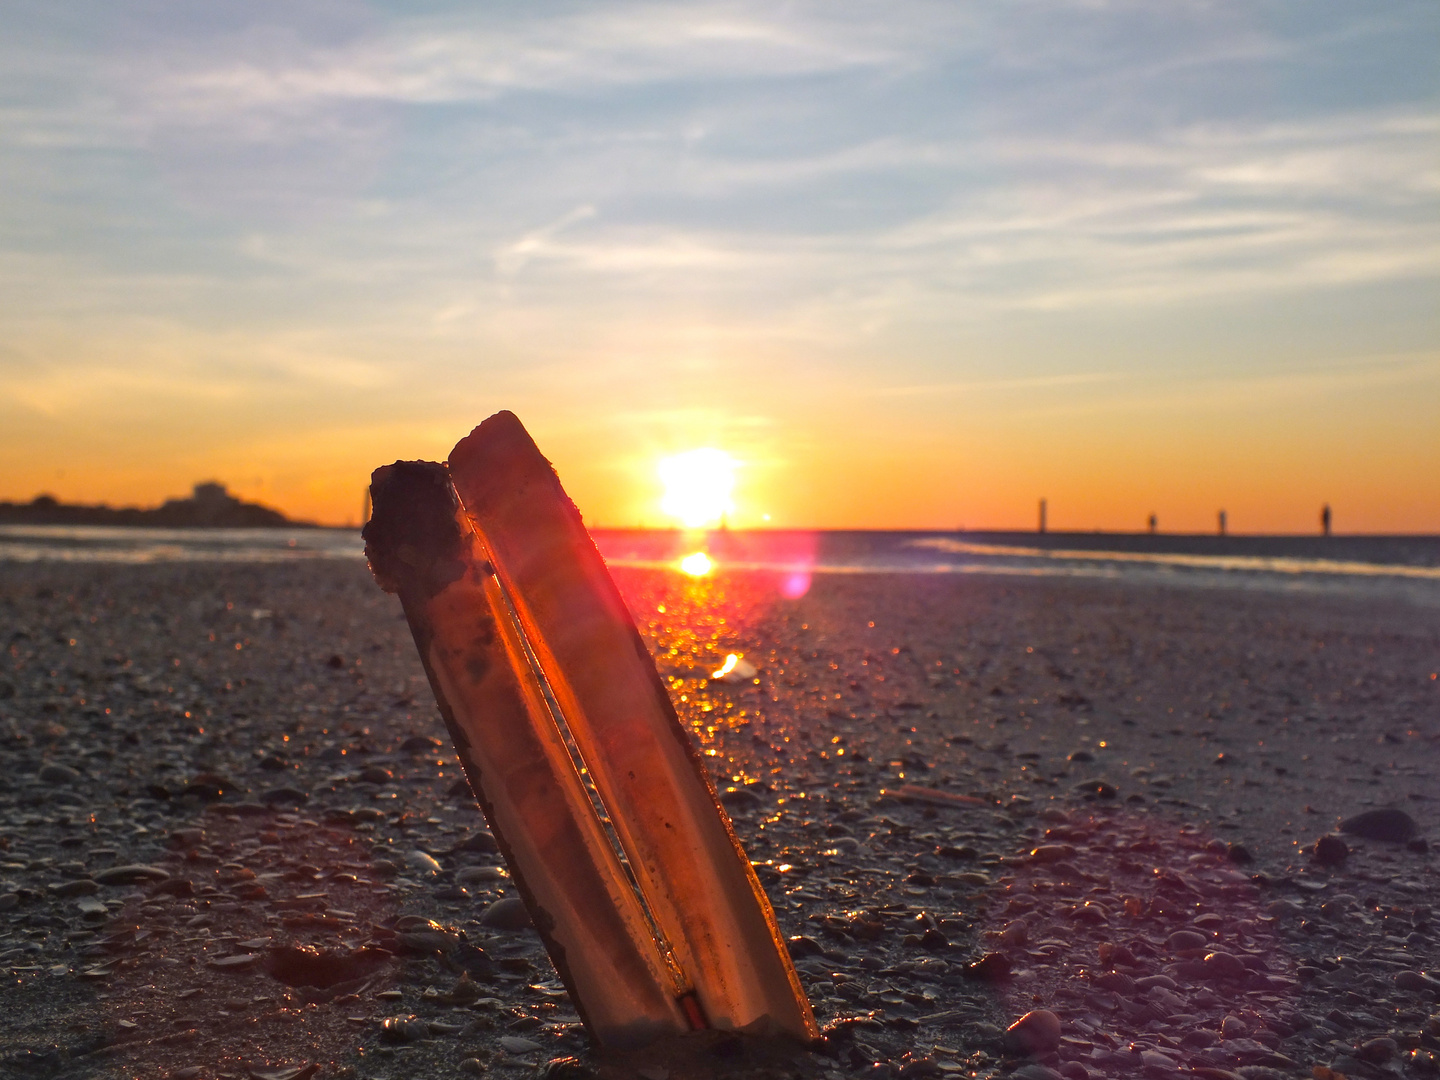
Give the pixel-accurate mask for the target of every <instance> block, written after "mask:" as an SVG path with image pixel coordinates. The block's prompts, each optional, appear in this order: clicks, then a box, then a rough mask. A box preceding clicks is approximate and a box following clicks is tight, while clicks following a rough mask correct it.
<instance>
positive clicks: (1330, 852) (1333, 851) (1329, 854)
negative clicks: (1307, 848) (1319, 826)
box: [1311, 835, 1350, 866]
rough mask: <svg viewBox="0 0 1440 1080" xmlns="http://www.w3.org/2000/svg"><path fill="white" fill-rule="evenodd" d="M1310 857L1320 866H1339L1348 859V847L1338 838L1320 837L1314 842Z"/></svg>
mask: <svg viewBox="0 0 1440 1080" xmlns="http://www.w3.org/2000/svg"><path fill="white" fill-rule="evenodd" d="M1311 855H1312V856H1313V857H1314V859H1315V861H1316V862H1317V863H1319V864H1320V865H1321V866H1339V865H1340V864H1341V863H1343V862H1344V861H1345V860H1346V859H1347V858H1349V857H1350V847H1349V845H1348V844H1346V843H1345V841H1344V840H1341V839H1340V837H1338V836H1330V835H1326V836H1322V837H1320V839H1319V840H1316V841H1315V846H1314V847H1313V848H1311Z"/></svg>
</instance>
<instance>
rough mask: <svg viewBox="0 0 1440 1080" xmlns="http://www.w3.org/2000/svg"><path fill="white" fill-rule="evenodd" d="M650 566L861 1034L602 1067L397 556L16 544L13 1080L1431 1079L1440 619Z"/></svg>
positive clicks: (748, 840) (0, 593) (11, 775)
mask: <svg viewBox="0 0 1440 1080" xmlns="http://www.w3.org/2000/svg"><path fill="white" fill-rule="evenodd" d="M616 577H617V580H618V582H619V584H620V586H621V589H622V591H623V592H624V594H625V596H626V599H627V601H628V602H629V603H630V605H631V609H632V611H633V612H634V613H635V615H636V618H637V621H638V623H639V625H640V627H641V630H642V632H643V633H644V634H645V635H646V637H647V640H648V642H649V643H650V645H651V647H652V650H653V652H654V654H655V655H656V657H657V662H658V664H659V666H660V670H661V672H662V674H664V675H665V676H666V677H667V679H668V680H669V682H670V685H671V689H672V695H673V697H674V698H675V700H676V703H677V707H678V708H679V709H680V712H681V716H682V719H684V720H686V721H687V722H688V723H689V724H690V725H691V728H692V730H693V732H694V734H695V737H696V739H697V741H698V742H699V744H700V745H702V747H703V748H704V753H705V754H706V755H707V761H708V762H709V763H710V765H711V768H712V775H713V777H714V779H715V783H716V785H717V787H718V788H719V789H720V790H721V791H722V792H724V794H723V796H722V798H723V801H724V802H725V804H726V806H727V807H728V809H729V810H730V813H731V814H732V816H733V817H734V820H735V827H736V830H737V832H738V833H739V835H740V837H741V840H742V841H743V843H744V844H745V846H746V849H747V851H748V852H749V854H750V856H751V858H752V860H753V861H754V862H755V864H756V865H757V868H758V870H759V872H760V874H761V877H762V880H763V881H764V883H765V885H766V887H767V890H768V892H769V895H770V897H771V899H772V902H773V903H774V906H775V909H776V913H777V916H778V918H779V920H780V923H781V925H782V927H783V928H784V930H785V933H786V934H787V935H788V936H790V937H791V939H792V943H791V944H792V953H793V955H794V957H795V959H796V962H797V966H798V967H799V969H800V971H801V976H802V980H803V981H804V982H805V984H806V986H807V989H808V991H809V994H810V997H811V1000H812V1003H813V1004H814V1007H815V1011H816V1015H817V1018H818V1019H819V1020H820V1022H821V1024H822V1026H823V1027H824V1028H825V1031H826V1040H825V1043H824V1045H823V1046H822V1047H820V1048H819V1049H816V1050H813V1051H800V1050H794V1051H790V1050H787V1049H786V1048H784V1047H768V1046H758V1045H756V1046H752V1045H751V1044H749V1043H748V1042H746V1041H744V1040H740V1039H736V1038H733V1037H727V1036H723V1035H719V1034H715V1033H711V1034H710V1035H709V1036H708V1037H706V1038H697V1039H696V1040H694V1041H695V1043H696V1045H695V1046H694V1047H693V1048H691V1050H693V1054H690V1056H689V1057H688V1058H687V1057H686V1056H684V1055H685V1053H689V1051H685V1052H684V1053H681V1052H679V1051H676V1049H675V1048H673V1047H662V1048H656V1049H655V1050H654V1051H653V1052H652V1053H651V1055H650V1056H649V1057H646V1056H644V1055H642V1056H641V1057H640V1058H637V1059H627V1060H624V1061H621V1060H618V1059H613V1058H609V1057H607V1056H605V1055H602V1054H597V1053H594V1052H593V1051H591V1049H590V1048H589V1046H588V1043H587V1040H586V1038H585V1035H584V1031H583V1029H582V1028H581V1027H580V1025H579V1021H578V1017H576V1015H575V1014H574V1012H573V1010H572V1009H571V1007H570V1005H569V1002H568V1000H567V998H566V996H565V994H564V991H563V989H562V988H561V987H560V986H559V983H558V980H557V979H556V978H555V976H554V973H553V971H552V970H551V969H550V967H549V965H548V962H547V960H546V957H545V954H544V952H543V950H542V949H541V948H540V947H539V943H538V939H537V938H536V937H535V935H534V934H533V933H532V932H530V931H529V930H527V929H526V928H525V926H524V925H523V923H524V920H523V911H522V912H518V913H517V912H516V910H515V905H514V904H513V903H505V902H504V901H506V900H510V899H513V896H514V890H513V888H510V887H508V882H507V880H506V876H505V874H504V871H503V869H502V868H500V867H499V862H500V860H499V858H498V856H497V855H496V854H495V853H494V845H493V841H491V840H490V838H489V837H488V834H487V833H486V831H485V829H484V825H483V821H482V820H481V819H480V816H479V814H478V812H477V811H476V810H475V808H474V803H473V801H472V800H471V799H470V797H469V794H468V791H467V790H466V789H465V788H464V785H463V781H462V780H461V777H460V775H459V771H458V768H457V766H456V765H455V762H454V759H453V755H451V754H450V753H449V752H448V745H447V743H446V742H445V732H444V728H443V726H442V724H441V723H440V720H439V718H438V716H437V714H436V710H435V706H434V701H433V699H432V698H431V696H430V692H429V689H428V687H427V686H426V684H425V681H424V677H423V675H422V673H421V671H420V667H419V663H418V661H417V659H416V655H415V649H414V646H413V644H412V643H411V641H410V638H409V633H408V630H407V627H406V624H405V622H404V620H403V618H402V617H401V615H400V611H399V605H398V602H397V601H396V600H395V599H394V598H393V597H391V596H387V595H385V594H383V593H381V592H380V591H379V590H378V589H377V588H376V587H375V585H374V583H373V581H372V580H371V579H370V577H369V575H368V573H367V572H366V570H365V568H364V567H363V565H360V564H357V563H353V562H341V561H332V562H324V561H315V562H312V563H306V564H273V565H266V566H261V565H244V564H235V565H222V564H203V563H200V564H190V565H182V564H157V565H148V566H105V565H95V564H76V565H70V566H66V565H63V564H56V563H33V564H13V563H12V564H0V614H3V619H0V633H3V634H4V636H5V643H6V645H5V647H6V654H5V658H4V663H3V665H0V766H3V767H0V973H3V974H4V975H5V979H4V983H3V989H0V1015H3V1016H4V1017H5V1018H6V1022H5V1024H4V1025H0V1075H6V1076H11V1075H13V1076H24V1077H130V1076H135V1077H140V1076H145V1077H175V1078H177V1080H185V1078H207V1080H208V1078H225V1077H235V1078H243V1077H250V1076H253V1077H261V1078H270V1080H300V1078H305V1077H310V1076H315V1077H320V1078H330V1077H334V1078H337V1080H339V1078H347V1077H348V1078H390V1077H395V1078H400V1077H414V1076H424V1077H446V1076H459V1075H472V1074H473V1075H496V1076H513V1077H520V1076H531V1075H548V1076H551V1077H554V1078H559V1077H581V1076H588V1075H598V1076H606V1077H620V1076H637V1075H638V1076H645V1077H647V1078H648V1080H669V1078H674V1080H680V1078H682V1077H684V1076H688V1075H705V1074H716V1075H726V1076H770V1077H777V1078H778V1077H789V1076H797V1077H850V1076H875V1077H879V1076H901V1077H923V1076H941V1075H957V1076H958V1075H964V1076H967V1077H980V1076H991V1075H1000V1074H1008V1075H1015V1076H1017V1077H1020V1078H1021V1080H1047V1078H1051V1077H1054V1076H1057V1075H1058V1076H1064V1077H1068V1078H1072V1080H1085V1078H1087V1077H1128V1076H1142V1075H1143V1076H1147V1077H1157V1078H1164V1077H1169V1076H1178V1075H1202V1076H1209V1077H1215V1078H1219V1080H1226V1078H1228V1077H1233V1076H1239V1077H1242V1078H1244V1080H1266V1078H1270V1077H1301V1076H1312V1075H1315V1076H1320V1077H1322V1078H1323V1077H1328V1076H1329V1075H1330V1074H1329V1073H1315V1072H1314V1071H1313V1070H1315V1069H1316V1067H1322V1068H1324V1069H1330V1070H1333V1071H1334V1072H1336V1073H1343V1074H1345V1075H1347V1076H1352V1075H1356V1076H1374V1077H1381V1076H1396V1075H1399V1076H1406V1077H1409V1076H1415V1077H1421V1076H1427V1075H1432V1074H1433V1073H1434V1072H1435V1071H1436V1064H1435V1063H1436V1061H1437V1057H1436V1056H1435V1055H1440V1006H1437V996H1440V922H1437V919H1440V915H1436V914H1432V911H1431V908H1432V906H1433V905H1434V903H1435V901H1434V899H1433V898H1434V897H1435V896H1436V895H1437V893H1440V874H1437V872H1436V866H1435V854H1434V849H1433V847H1432V846H1431V845H1430V844H1429V843H1427V842H1426V837H1427V836H1428V837H1430V838H1431V839H1432V840H1440V835H1437V834H1436V833H1435V831H1434V830H1435V829H1436V827H1437V824H1440V783H1437V781H1436V777H1437V776H1440V681H1437V672H1440V610H1437V609H1436V608H1435V607H1433V606H1422V605H1411V604H1407V603H1404V602H1403V601H1397V600H1396V599H1395V598H1394V597H1393V596H1385V597H1379V596H1373V597H1370V598H1368V599H1367V598H1365V597H1362V596H1358V595H1357V596H1347V595H1343V594H1338V593H1329V594H1317V595H1305V594H1298V593H1297V594H1279V593H1275V592H1262V591H1246V590H1241V589H1216V588H1208V589H1198V588H1193V589H1192V588H1184V587H1178V586H1176V587H1157V586H1146V585H1135V584H1129V583H1124V582H1113V581H1105V580H1081V579H1064V578H1027V577H1023V576H1015V577H1006V576H989V577H953V576H952V577H945V576H936V575H928V576H927V575H906V574H834V575H816V576H815V578H814V580H813V582H812V583H811V585H810V588H809V591H808V592H807V593H806V594H805V595H804V596H801V597H799V598H795V599H787V598H784V597H782V596H781V595H779V593H778V592H777V591H776V589H775V587H774V584H773V581H771V580H770V579H768V578H766V577H765V576H763V575H758V574H753V575H746V574H738V573H734V574H727V573H725V572H723V571H722V572H721V573H719V574H717V575H716V576H714V577H711V578H706V579H700V580H690V579H686V578H683V577H682V576H680V575H679V574H676V573H672V572H664V571H650V570H638V569H623V570H619V571H617V573H616ZM730 652H735V653H740V654H743V655H744V657H745V658H746V659H747V660H748V661H750V663H752V664H753V665H755V667H756V668H757V675H756V677H755V678H754V679H753V680H750V681H742V682H739V683H728V682H717V681H712V680H711V679H710V678H709V673H710V672H711V671H712V669H714V668H715V667H717V666H718V664H719V663H720V662H721V661H722V660H723V659H724V657H725V655H726V654H727V653H730ZM907 786H908V787H917V786H918V787H922V788H927V789H932V790H933V791H934V792H936V793H938V794H930V795H928V796H925V797H921V798H908V797H905V798H902V797H899V796H898V795H897V792H901V791H902V789H904V788H906V787H907ZM1378 808H1394V809H1398V810H1400V811H1403V814H1404V817H1403V818H1402V817H1399V816H1396V815H1391V816H1390V817H1389V818H1385V817H1381V818H1380V819H1379V821H1380V822H1381V824H1380V825H1379V826H1375V825H1373V823H1372V826H1371V827H1370V828H1368V829H1366V828H1365V827H1364V826H1362V830H1363V831H1364V832H1369V833H1370V834H1371V835H1368V836H1367V835H1363V834H1361V835H1357V834H1355V833H1353V832H1352V833H1349V834H1346V835H1344V836H1343V839H1342V840H1341V843H1342V844H1343V850H1344V855H1343V857H1342V856H1341V854H1340V849H1339V848H1336V847H1335V846H1334V842H1333V841H1332V842H1330V843H1329V844H1328V845H1327V846H1326V848H1325V849H1324V850H1323V851H1322V855H1323V858H1321V859H1318V860H1317V859H1316V858H1315V856H1314V853H1313V850H1312V849H1313V848H1314V845H1315V844H1316V841H1317V839H1318V838H1320V837H1321V836H1322V835H1325V834H1327V833H1331V832H1333V831H1334V830H1336V828H1337V826H1338V823H1339V822H1340V821H1341V820H1342V819H1348V818H1351V817H1352V816H1354V815H1357V814H1361V813H1363V812H1365V811H1371V810H1375V809H1378ZM1406 820H1413V822H1414V823H1415V824H1414V830H1413V832H1412V831H1411V830H1409V829H1408V828H1406V827H1404V822H1405V821H1406ZM1387 822H1388V824H1386V823H1387ZM1387 829H1388V833H1389V835H1390V836H1391V837H1392V838H1391V839H1388V840H1387V839H1382V838H1377V837H1378V836H1379V834H1380V833H1385V832H1386V831H1387ZM497 902H498V903H497ZM306 947H309V948H308V951H307V948H306ZM1427 972H1428V973H1429V974H1427ZM1032 1010H1043V1011H1044V1013H1037V1015H1036V1016H1034V1017H1032V1019H1031V1020H1030V1021H1029V1022H1028V1023H1027V1024H1026V1025H1024V1027H1023V1028H1022V1029H1021V1030H1020V1032H1019V1033H1012V1034H1009V1035H1007V1034H1006V1032H1005V1028H1006V1027H1007V1026H1009V1025H1010V1024H1012V1023H1013V1022H1015V1021H1016V1020H1017V1019H1018V1018H1019V1017H1021V1016H1022V1015H1023V1014H1025V1013H1027V1012H1031V1011H1032ZM1057 1021H1058V1027H1057V1026H1056V1025H1055V1022H1057ZM563 1058H574V1059H576V1060H574V1061H572V1062H569V1063H566V1064H557V1065H547V1063H548V1062H551V1061H552V1060H554V1059H563ZM546 1070H548V1071H546Z"/></svg>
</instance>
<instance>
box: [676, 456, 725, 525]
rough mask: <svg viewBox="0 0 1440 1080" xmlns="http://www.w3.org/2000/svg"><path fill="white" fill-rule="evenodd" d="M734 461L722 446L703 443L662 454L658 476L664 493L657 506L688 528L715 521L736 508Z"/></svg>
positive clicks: (714, 522) (712, 523) (718, 521)
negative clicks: (698, 447)
mask: <svg viewBox="0 0 1440 1080" xmlns="http://www.w3.org/2000/svg"><path fill="white" fill-rule="evenodd" d="M736 464H737V463H736V461H735V459H734V458H732V457H731V456H730V455H729V454H727V453H726V452H725V451H724V450H716V449H715V448H714V447H702V448H701V449H699V450H689V451H687V452H685V453H683V454H676V455H675V456H673V457H667V458H662V459H661V461H660V464H659V472H660V480H661V482H662V483H663V484H664V485H665V494H664V495H663V496H662V497H661V499H660V509H661V510H663V511H664V512H665V513H667V514H669V515H670V516H671V517H673V518H675V519H677V520H678V521H679V522H680V524H682V525H684V526H685V527H686V528H687V529H699V528H703V527H705V526H707V525H715V524H718V523H720V522H721V521H723V520H724V519H725V516H726V515H727V514H729V513H730V512H731V511H732V510H734V509H735V504H734V501H733V499H732V497H731V495H732V492H733V491H734V489H735V468H736Z"/></svg>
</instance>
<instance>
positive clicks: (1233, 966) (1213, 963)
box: [1204, 952, 1247, 979]
mask: <svg viewBox="0 0 1440 1080" xmlns="http://www.w3.org/2000/svg"><path fill="white" fill-rule="evenodd" d="M1204 963H1205V970H1206V973H1207V974H1209V975H1210V977H1211V978H1215V979H1243V978H1244V977H1245V974H1246V971H1247V969H1246V967H1245V964H1244V962H1243V961H1242V960H1241V959H1240V958H1239V957H1238V956H1235V955H1233V954H1231V953H1226V952H1212V953H1208V954H1207V955H1206V956H1205V960H1204Z"/></svg>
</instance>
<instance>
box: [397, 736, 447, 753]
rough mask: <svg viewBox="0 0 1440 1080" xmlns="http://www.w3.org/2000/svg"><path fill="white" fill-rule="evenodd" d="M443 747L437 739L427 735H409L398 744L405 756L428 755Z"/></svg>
mask: <svg viewBox="0 0 1440 1080" xmlns="http://www.w3.org/2000/svg"><path fill="white" fill-rule="evenodd" d="M443 745H444V744H443V743H442V742H441V741H440V740H439V739H436V738H433V737H432V736H429V735H411V736H410V737H409V738H408V739H406V740H405V741H404V742H402V743H401V744H400V751H401V753H405V754H428V753H430V752H431V751H432V750H438V749H439V748H440V747H441V746H443Z"/></svg>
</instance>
